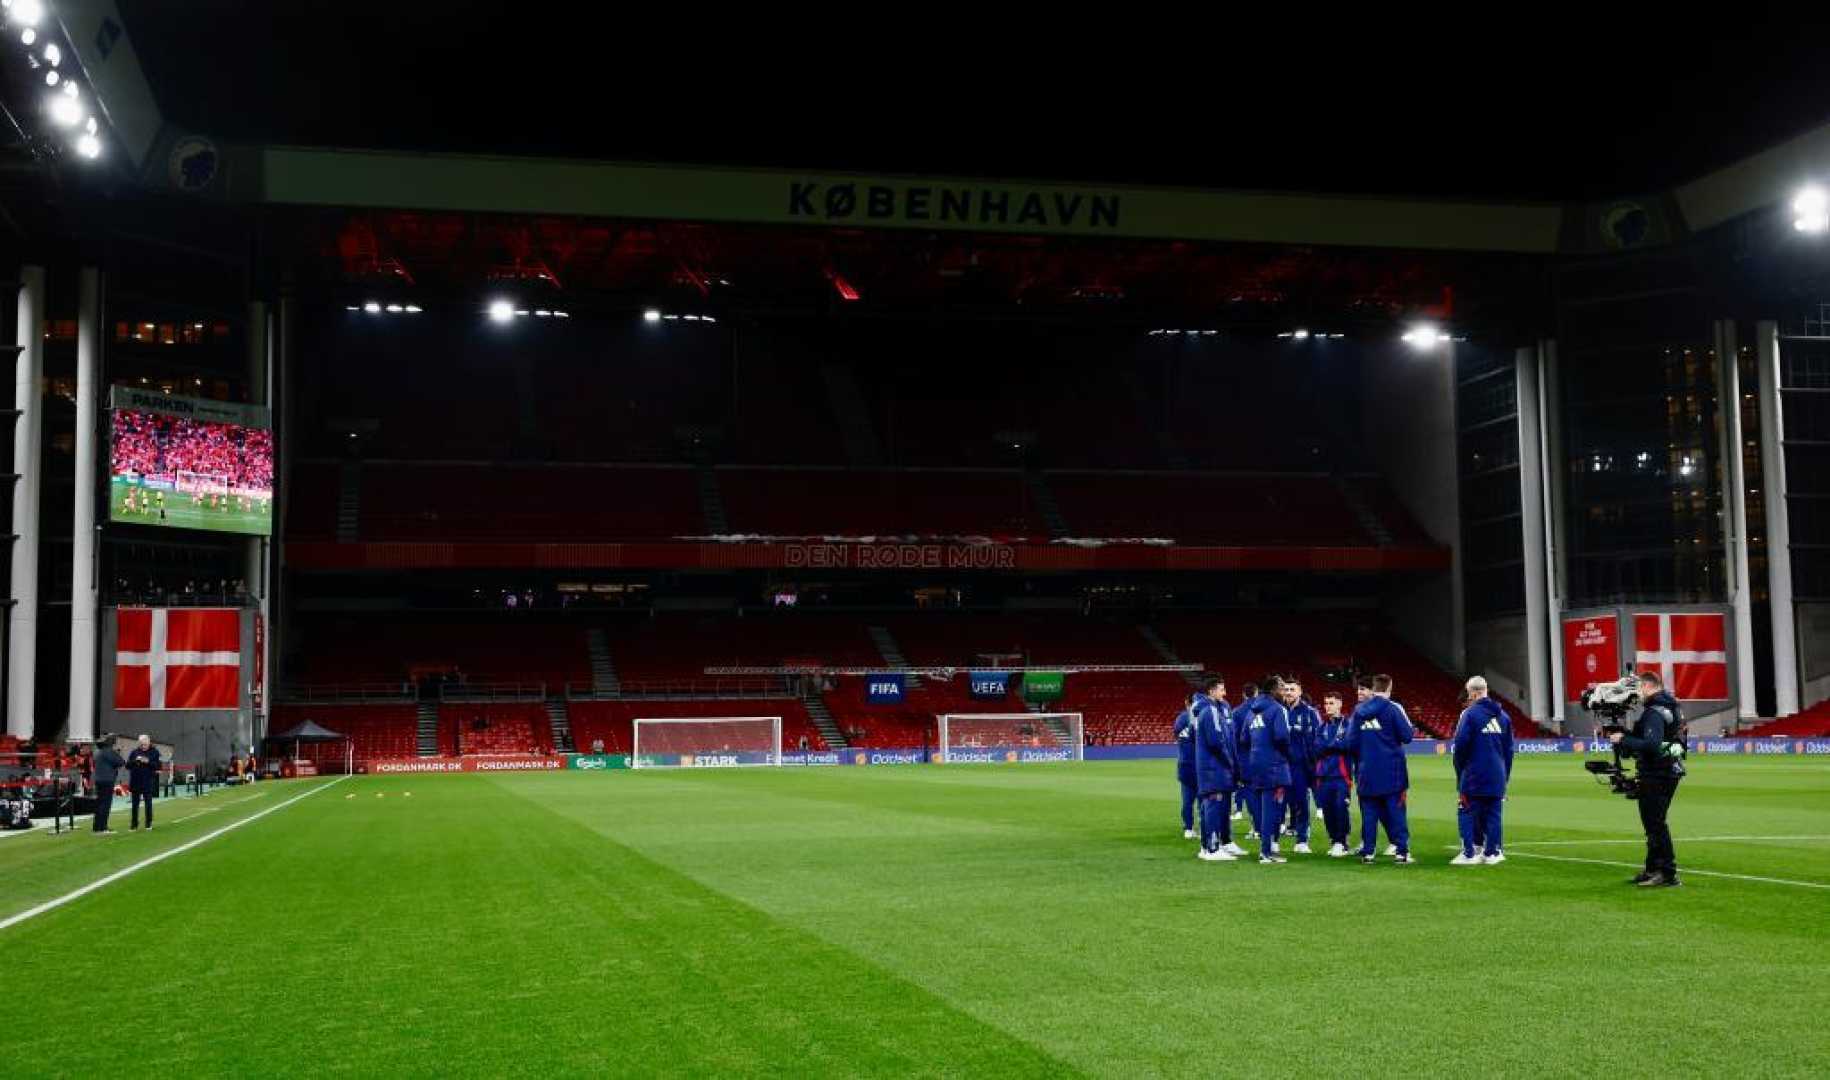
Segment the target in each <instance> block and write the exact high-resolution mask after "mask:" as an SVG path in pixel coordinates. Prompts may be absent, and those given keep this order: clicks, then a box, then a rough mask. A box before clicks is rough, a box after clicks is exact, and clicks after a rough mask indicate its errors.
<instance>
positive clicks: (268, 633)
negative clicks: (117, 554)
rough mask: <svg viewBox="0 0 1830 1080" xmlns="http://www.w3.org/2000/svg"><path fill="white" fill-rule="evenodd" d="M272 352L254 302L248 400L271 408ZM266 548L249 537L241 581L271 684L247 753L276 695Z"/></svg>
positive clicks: (242, 743) (253, 717)
mask: <svg viewBox="0 0 1830 1080" xmlns="http://www.w3.org/2000/svg"><path fill="white" fill-rule="evenodd" d="M272 351H273V341H272V335H271V332H270V330H269V327H268V319H267V304H266V301H264V300H255V301H252V302H250V303H249V304H248V400H249V402H250V403H252V404H255V405H260V406H263V407H265V408H268V409H269V410H271V408H272V406H273V399H272V394H271V392H270V391H271V387H272V385H273V372H272V368H271V363H272ZM269 415H271V414H269ZM276 452H277V451H276ZM274 487H275V489H276V491H277V489H278V487H279V484H278V482H277V480H276V481H275V484H274ZM278 505H279V504H278V502H277V500H276V501H275V503H274V507H275V513H274V514H273V515H272V518H271V520H272V521H273V523H274V527H275V528H276V529H277V528H278V527H279V519H280V515H279V513H278ZM267 551H268V542H267V539H266V538H265V537H259V536H253V537H249V538H248V546H247V553H246V561H245V567H244V570H243V574H242V580H244V581H246V582H247V583H248V596H249V599H250V600H251V601H252V602H253V604H254V609H255V612H256V618H258V619H259V620H260V624H261V626H262V628H263V633H262V635H261V636H260V639H259V641H258V642H257V644H256V645H255V648H257V649H259V650H260V652H261V655H259V656H258V657H255V658H254V660H253V663H254V664H257V665H259V670H260V671H262V672H263V673H265V678H266V680H267V682H268V683H269V685H268V686H265V687H263V688H262V697H261V701H260V703H259V704H258V705H256V706H255V707H254V708H252V709H251V710H250V714H249V717H248V730H246V731H244V732H238V733H237V738H236V742H237V743H238V744H239V745H238V746H237V750H238V751H241V752H244V753H245V752H246V750H247V746H248V745H250V744H253V743H258V742H259V741H260V739H261V737H262V736H264V735H265V734H266V723H265V721H266V717H267V715H268V714H269V712H270V711H271V708H270V702H271V699H272V696H273V690H272V686H271V685H270V684H271V683H272V680H273V665H272V662H271V660H272V651H271V648H270V647H269V646H270V642H271V641H272V639H273V623H272V619H271V616H270V614H269V609H268V600H267V596H268V591H269V590H268V570H267V562H268V560H267ZM252 677H253V671H252V670H250V671H249V678H250V679H251V678H252Z"/></svg>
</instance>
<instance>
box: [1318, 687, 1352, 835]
mask: <svg viewBox="0 0 1830 1080" xmlns="http://www.w3.org/2000/svg"><path fill="white" fill-rule="evenodd" d="M1346 743H1347V717H1345V716H1343V715H1341V695H1340V694H1337V693H1335V692H1334V691H1333V690H1330V691H1328V692H1327V693H1326V694H1323V695H1322V722H1321V724H1320V725H1319V726H1317V728H1316V734H1315V781H1314V783H1313V785H1312V786H1313V787H1314V789H1315V805H1316V806H1317V807H1319V808H1320V809H1321V811H1322V827H1323V828H1325V829H1327V830H1328V854H1329V855H1330V856H1331V857H1333V858H1336V859H1341V858H1345V857H1346V856H1347V836H1348V834H1349V833H1350V832H1352V831H1353V819H1352V817H1351V816H1350V815H1349V814H1348V811H1347V801H1348V799H1349V797H1350V796H1352V795H1353V758H1352V757H1350V756H1348V754H1347V748H1346Z"/></svg>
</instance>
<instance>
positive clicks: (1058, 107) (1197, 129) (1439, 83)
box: [120, 0, 1830, 202]
mask: <svg viewBox="0 0 1830 1080" xmlns="http://www.w3.org/2000/svg"><path fill="white" fill-rule="evenodd" d="M120 8H121V11H122V14H123V17H124V19H125V21H126V23H127V27H128V30H129V32H130V33H131V35H132V36H133V38H134V40H135V41H136V43H137V45H138V49H139V53H140V56H141V61H142V63H143V65H144V67H145V69H146V72H147V77H148V81H149V82H150V84H151V85H152V87H153V90H154V93H155V96H156V97H157V99H158V102H159V105H160V106H161V108H162V109H163V110H164V112H165V113H166V115H167V117H168V119H170V120H171V121H173V122H174V123H176V124H178V125H182V126H185V127H188V128H189V129H191V130H195V131H207V132H211V133H213V134H215V135H216V136H218V137H220V138H221V139H223V140H225V141H228V142H242V143H253V144H269V145H270V144H303V145H317V146H338V147H355V148H365V149H387V150H403V151H413V150H424V151H448V152H457V153H469V154H512V155H527V156H536V157H559V158H578V159H588V160H616V161H658V162H673V163H681V164H702V165H726V166H762V167H778V168H795V169H803V170H814V171H822V172H864V173H896V174H921V175H953V176H967V177H1025V178H1037V179H1042V178H1046V179H1051V180H1058V181H1062V182H1067V183H1078V184H1106V185H1135V186H1160V185H1169V186H1188V187H1200V188H1210V189H1230V190H1241V189H1244V190H1266V191H1296V192H1335V193H1352V194H1362V195H1403V196H1414V197H1423V198H1449V199H1474V200H1498V201H1527V202H1587V201H1592V200H1597V199H1608V198H1617V197H1625V196H1634V195H1645V194H1647V193H1651V192H1656V191H1664V190H1667V189H1669V188H1672V187H1674V186H1676V185H1678V184H1682V183H1685V182H1687V181H1690V180H1694V179H1696V178H1698V177H1701V176H1704V175H1705V174H1708V173H1710V172H1712V171H1714V170H1717V169H1720V168H1723V167H1725V166H1727V165H1729V164H1731V163H1733V162H1735V161H1738V160H1740V159H1742V158H1745V157H1747V156H1748V155H1750V154H1753V153H1756V152H1758V151H1760V150H1762V149H1765V148H1767V147H1769V146H1772V145H1775V144H1777V143H1779V142H1782V141H1784V140H1785V139H1788V138H1790V137H1793V136H1795V135H1797V134H1799V133H1800V132H1802V131H1804V130H1806V129H1808V128H1810V127H1812V126H1813V125H1816V124H1820V123H1823V122H1824V121H1825V120H1826V119H1830V107H1826V106H1825V105H1824V104H1823V103H1824V102H1825V101H1826V100H1830V93H1827V92H1830V65H1824V64H1823V63H1822V59H1821V50H1820V49H1819V47H1818V44H1817V42H1816V41H1815V40H1814V38H1813V36H1812V35H1810V34H1802V33H1795V32H1790V31H1788V30H1787V29H1786V28H1784V27H1773V28H1770V29H1769V28H1765V27H1761V26H1758V25H1754V24H1752V23H1751V22H1749V21H1748V19H1749V17H1748V16H1746V14H1745V13H1743V12H1737V13H1736V15H1735V16H1734V17H1732V18H1727V19H1722V20H1716V21H1713V22H1712V23H1711V24H1710V26H1709V28H1708V29H1707V30H1703V29H1701V28H1700V27H1698V26H1696V25H1683V26H1679V27H1676V28H1674V29H1672V30H1665V29H1662V28H1660V27H1658V26H1655V25H1652V23H1653V22H1656V20H1650V21H1649V20H1646V19H1644V18H1641V17H1638V16H1635V15H1629V16H1625V17H1619V18H1609V17H1605V16H1600V15H1597V14H1596V13H1595V12H1594V11H1589V12H1585V13H1584V15H1583V16H1582V19H1581V21H1580V23H1579V24H1578V23H1575V22H1571V21H1568V20H1565V19H1561V18H1553V17H1549V16H1547V17H1546V18H1544V19H1543V26H1542V28H1541V29H1533V28H1532V27H1530V26H1525V25H1521V22H1520V19H1519V18H1516V17H1514V18H1509V19H1508V20H1507V21H1506V24H1505V25H1504V27H1503V33H1494V32H1492V31H1494V30H1498V29H1501V28H1499V27H1486V26H1480V25H1475V24H1474V23H1473V22H1472V20H1476V19H1477V18H1478V16H1477V15H1476V14H1474V13H1473V12H1471V11H1470V10H1469V9H1466V8H1465V7H1464V8H1450V9H1446V10H1445V11H1444V12H1442V13H1439V14H1438V15H1436V16H1435V17H1434V20H1433V19H1432V16H1431V15H1430V13H1428V12H1424V11H1418V12H1416V18H1415V19H1412V20H1407V24H1406V25H1404V26H1392V25H1390V24H1389V23H1385V24H1379V23H1373V24H1369V25H1365V26H1355V25H1350V24H1349V22H1348V21H1347V20H1346V17H1344V16H1340V15H1338V14H1336V13H1333V12H1330V13H1329V14H1328V16H1327V25H1326V26H1325V27H1323V28H1322V29H1323V31H1324V33H1322V34H1318V33H1317V32H1316V28H1315V27H1314V26H1313V25H1312V22H1313V21H1312V20H1309V21H1305V22H1304V23H1303V24H1300V25H1285V26H1276V25H1266V24H1259V25H1253V24H1251V23H1250V22H1246V21H1242V20H1240V19H1236V18H1233V17H1232V16H1231V14H1230V13H1229V18H1228V20H1227V22H1226V23H1225V24H1222V25H1214V26H1201V25H1188V26H1181V27H1175V28H1167V29H1162V30H1158V31H1155V32H1153V33H1152V34H1151V36H1150V37H1149V38H1146V39H1143V40H1137V39H1132V40H1127V39H1126V38H1125V37H1124V36H1123V35H1122V34H1116V33H1108V31H1109V30H1110V29H1111V28H1110V27H1108V26H1105V25H1104V23H1103V22H1102V24H1101V29H1100V33H1099V34H1098V35H1097V36H1090V35H1088V34H1086V33H1085V31H1086V27H1085V26H1075V25H1064V26H1061V27H1058V28H1038V27H1034V26H1027V25H1018V26H1013V27H1011V28H1010V30H1009V33H1008V34H1001V33H1000V28H999V27H997V26H996V25H995V24H994V23H993V22H992V21H991V20H990V17H986V16H983V15H982V14H981V13H975V14H974V15H973V18H972V25H971V26H962V25H959V24H957V23H955V22H952V21H949V20H935V21H932V22H924V21H922V20H915V25H912V26H911V25H906V24H904V25H899V26H898V27H897V28H896V32H897V34H898V38H897V40H896V42H895V43H894V44H892V43H889V42H886V41H884V40H883V37H882V35H881V33H880V32H879V31H878V30H874V29H871V28H870V27H868V26H867V25H865V24H864V23H862V22H860V21H858V17H859V16H860V15H861V12H859V11H857V10H849V11H848V12H846V16H847V17H845V18H841V19H840V20H838V21H837V22H829V21H827V17H828V16H830V15H832V14H833V13H832V12H830V11H828V12H826V13H825V14H824V15H819V16H815V15H814V14H813V13H812V12H800V13H797V14H795V15H794V16H793V17H789V16H788V15H787V14H786V13H771V15H770V16H769V17H770V19H771V20H772V22H771V25H770V26H769V27H768V28H767V30H766V31H765V30H764V29H763V28H758V29H757V31H756V32H757V33H758V34H759V35H764V34H766V35H767V36H759V37H757V38H756V39H754V44H751V43H750V41H748V40H745V44H744V45H743V47H742V48H741V51H739V50H738V49H731V48H726V47H725V45H724V42H726V41H730V40H742V39H744V38H745V33H744V31H745V28H744V27H741V26H738V25H737V24H736V23H734V22H733V21H731V20H732V16H731V13H729V12H721V13H720V14H719V15H718V16H717V17H716V18H715V19H713V20H711V21H712V22H714V23H715V24H716V25H714V26H712V27H709V28H708V27H707V26H706V25H705V16H704V13H703V12H701V11H698V10H694V11H693V12H692V13H691V14H690V16H688V15H682V16H681V17H680V21H679V22H677V23H657V22H644V21H642V20H643V19H644V18H645V17H644V16H641V15H632V14H631V13H630V12H629V11H628V10H622V11H619V12H618V13H617V20H618V21H617V23H616V24H615V26H614V27H613V28H609V27H604V28H600V27H598V26H596V25H592V24H588V23H586V22H583V21H574V20H572V19H571V18H570V17H569V16H568V14H567V12H566V10H565V9H563V7H562V8H560V9H559V10H547V11H540V10H530V8H529V7H527V6H517V5H503V4H494V3H491V4H482V3H476V2H469V3H466V2H462V0H458V2H451V3H440V4H412V5H380V6H378V5H376V4H374V3H372V2H362V3H358V2H353V0H318V2H311V3H306V2H304V0H274V2H269V3H263V4H249V3H245V2H243V0H192V2H190V3H186V4H182V5H173V4H170V3H167V2H164V0H120ZM801 16H807V17H808V19H807V21H805V22H803V21H802V19H801ZM688 19H690V20H691V21H690V23H689V22H688ZM1680 22H1681V21H1680ZM1432 27H1434V28H1433V29H1432ZM829 28H830V29H829ZM1044 29H1057V30H1058V31H1059V33H1060V37H1059V38H1054V37H1050V36H1044V35H1041V34H1039V31H1040V30H1044ZM1705 34H1706V35H1707V37H1705V36H1704V35H1705ZM784 37H785V38H790V39H792V40H791V41H789V42H783V41H781V40H780V39H781V38H784Z"/></svg>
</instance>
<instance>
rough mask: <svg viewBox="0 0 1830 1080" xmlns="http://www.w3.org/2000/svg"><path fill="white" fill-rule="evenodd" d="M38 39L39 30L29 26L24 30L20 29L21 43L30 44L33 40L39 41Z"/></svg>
mask: <svg viewBox="0 0 1830 1080" xmlns="http://www.w3.org/2000/svg"><path fill="white" fill-rule="evenodd" d="M37 40H38V31H36V30H34V29H32V28H31V27H29V26H28V27H26V28H25V29H24V30H21V31H19V41H20V43H21V44H25V45H30V44H31V43H32V42H34V41H37Z"/></svg>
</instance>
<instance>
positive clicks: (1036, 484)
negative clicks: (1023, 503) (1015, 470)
mask: <svg viewBox="0 0 1830 1080" xmlns="http://www.w3.org/2000/svg"><path fill="white" fill-rule="evenodd" d="M1023 484H1024V486H1025V487H1027V488H1028V489H1029V501H1030V504H1031V505H1032V506H1034V507H1035V508H1036V513H1038V514H1040V515H1042V524H1044V525H1046V526H1048V535H1049V538H1050V539H1054V540H1059V539H1061V538H1062V537H1064V536H1069V535H1072V534H1071V533H1069V531H1068V523H1067V518H1065V517H1063V516H1062V515H1061V504H1060V503H1057V502H1056V501H1055V493H1054V492H1052V491H1050V490H1049V489H1048V481H1047V480H1044V479H1043V478H1042V474H1041V473H1039V472H1037V471H1036V470H1034V469H1025V470H1024V471H1023Z"/></svg>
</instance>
